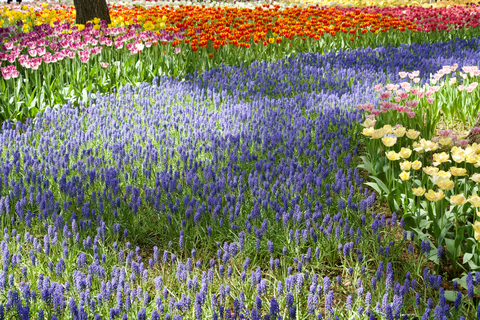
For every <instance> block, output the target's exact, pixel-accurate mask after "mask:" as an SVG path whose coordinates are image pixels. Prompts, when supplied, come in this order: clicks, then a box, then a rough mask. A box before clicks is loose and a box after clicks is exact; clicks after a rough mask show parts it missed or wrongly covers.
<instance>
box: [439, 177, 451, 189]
mask: <svg viewBox="0 0 480 320" xmlns="http://www.w3.org/2000/svg"><path fill="white" fill-rule="evenodd" d="M437 185H438V187H439V188H440V189H442V190H452V189H453V187H454V186H455V183H454V182H453V181H452V180H450V179H440V180H438V183H437Z"/></svg>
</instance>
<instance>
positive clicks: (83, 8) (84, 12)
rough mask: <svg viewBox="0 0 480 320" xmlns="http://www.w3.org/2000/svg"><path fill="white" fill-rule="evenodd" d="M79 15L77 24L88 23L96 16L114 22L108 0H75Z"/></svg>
mask: <svg viewBox="0 0 480 320" xmlns="http://www.w3.org/2000/svg"><path fill="white" fill-rule="evenodd" d="M73 4H74V6H75V11H77V16H76V18H75V23H76V24H86V23H87V21H91V20H93V19H95V18H99V19H100V20H105V21H107V23H108V24H110V23H112V21H111V20H110V13H109V12H108V5H107V1H106V0H73Z"/></svg>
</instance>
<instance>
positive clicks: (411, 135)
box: [405, 129, 420, 140]
mask: <svg viewBox="0 0 480 320" xmlns="http://www.w3.org/2000/svg"><path fill="white" fill-rule="evenodd" d="M405 134H406V135H407V137H408V138H409V139H412V140H415V139H417V137H418V136H419V135H420V131H416V130H413V129H410V130H408V131H407V132H406V133H405Z"/></svg>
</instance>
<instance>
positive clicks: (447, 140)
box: [438, 137, 452, 146]
mask: <svg viewBox="0 0 480 320" xmlns="http://www.w3.org/2000/svg"><path fill="white" fill-rule="evenodd" d="M438 142H439V143H440V144H441V145H442V146H449V145H451V144H452V138H450V137H440V139H438Z"/></svg>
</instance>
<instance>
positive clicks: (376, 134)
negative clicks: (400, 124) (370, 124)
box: [372, 128, 383, 139]
mask: <svg viewBox="0 0 480 320" xmlns="http://www.w3.org/2000/svg"><path fill="white" fill-rule="evenodd" d="M380 138H383V128H380V129H377V130H375V131H373V134H372V139H380Z"/></svg>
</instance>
